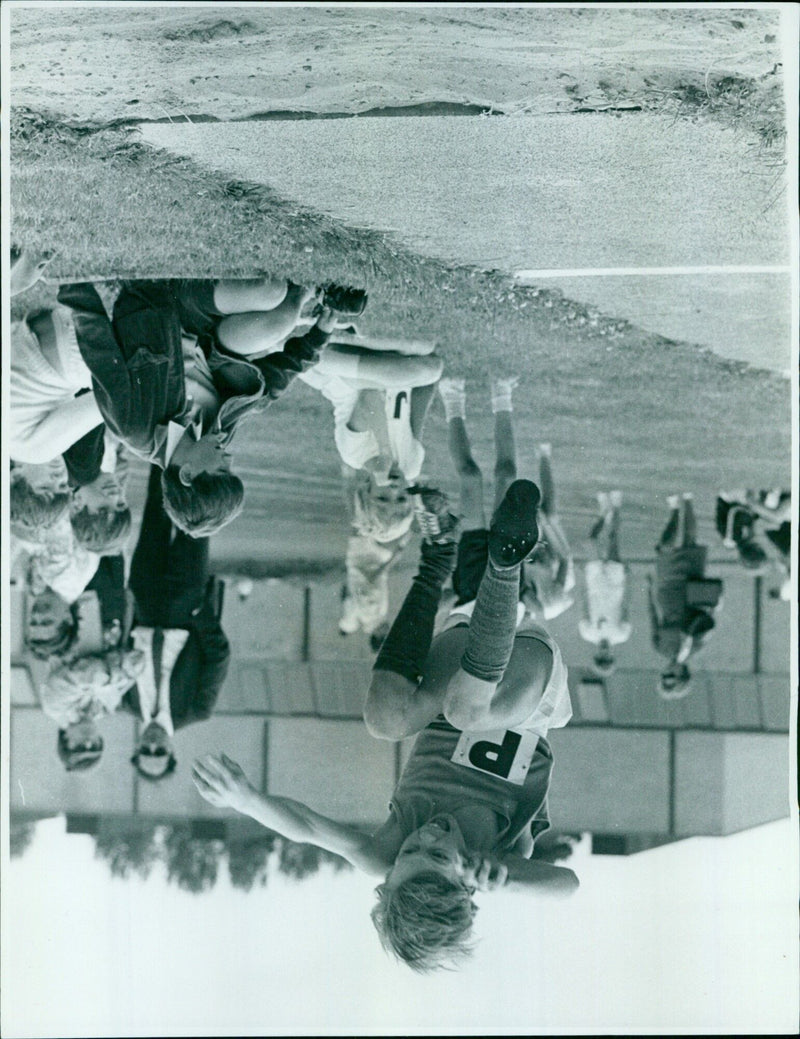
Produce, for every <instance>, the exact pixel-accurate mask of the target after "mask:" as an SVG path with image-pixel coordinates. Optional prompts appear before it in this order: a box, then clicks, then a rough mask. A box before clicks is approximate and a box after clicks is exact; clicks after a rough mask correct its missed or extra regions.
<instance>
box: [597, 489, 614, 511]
mask: <svg viewBox="0 0 800 1039" xmlns="http://www.w3.org/2000/svg"><path fill="white" fill-rule="evenodd" d="M597 504H598V505H599V507H600V515H601V516H605V515H606V513H608V512H610V511H611V500H610V496H609V495H608V494H606V492H605V491H598V492H597Z"/></svg>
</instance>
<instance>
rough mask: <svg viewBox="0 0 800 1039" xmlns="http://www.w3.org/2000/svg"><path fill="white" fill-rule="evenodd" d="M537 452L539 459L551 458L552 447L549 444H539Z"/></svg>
mask: <svg viewBox="0 0 800 1039" xmlns="http://www.w3.org/2000/svg"><path fill="white" fill-rule="evenodd" d="M537 451H538V452H539V457H540V458H552V457H553V445H552V444H550V443H547V442H545V443H542V444H539V446H538V448H537Z"/></svg>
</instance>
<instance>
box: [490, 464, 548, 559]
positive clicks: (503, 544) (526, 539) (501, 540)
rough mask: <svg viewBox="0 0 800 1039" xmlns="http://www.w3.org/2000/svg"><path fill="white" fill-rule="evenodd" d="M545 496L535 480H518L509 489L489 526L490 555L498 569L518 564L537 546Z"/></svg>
mask: <svg viewBox="0 0 800 1039" xmlns="http://www.w3.org/2000/svg"><path fill="white" fill-rule="evenodd" d="M541 497H542V496H541V493H540V491H539V488H538V487H537V486H536V484H535V483H533V482H532V481H531V480H515V481H514V482H513V483H512V484H511V486H510V487H509V488H508V490H507V491H506V496H505V498H503V500H502V501H501V502H500V504H499V505H498V507H497V511H496V512H495V514H494V516H492V525H491V527H490V528H489V558H490V559H491V561H492V563H493V565H494V566H495V567H496V568H497V569H498V570H508V569H509V568H510V567H512V566H516V565H517V564H518V563H521V562H522V561H523V559H527V558H528V556H529V555H530V554H531V552H532V551H533V550H534V548H536V543H537V541H538V540H539V526H538V524H537V522H536V513H537V510H538V507H539V502H540V501H541Z"/></svg>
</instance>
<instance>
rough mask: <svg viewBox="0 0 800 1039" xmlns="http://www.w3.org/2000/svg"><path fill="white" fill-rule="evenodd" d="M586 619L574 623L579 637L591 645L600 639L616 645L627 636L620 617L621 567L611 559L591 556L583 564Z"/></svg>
mask: <svg viewBox="0 0 800 1039" xmlns="http://www.w3.org/2000/svg"><path fill="white" fill-rule="evenodd" d="M584 573H585V577H586V601H587V608H588V614H589V616H588V618H582V619H581V620H580V621H579V622H578V630H579V632H580V634H581V638H583V639H586V641H587V642H593V643H594V644H595V645H599V643H600V642H601V641H602V640H603V639H607V640H608V642H609V644H610V645H612V646H617V645H619V644H620V643H622V642H627V641H628V639H629V638H630V637H631V626H630V624H629V623H628V622H627V621H625V620H623V619H622V611H623V603H624V599H625V567H624V565H623V564H622V563H618V562H616V561H614V560H608V561H603V560H600V559H593V560H591V561H590V562H588V563H587V564H586V567H585V570H584Z"/></svg>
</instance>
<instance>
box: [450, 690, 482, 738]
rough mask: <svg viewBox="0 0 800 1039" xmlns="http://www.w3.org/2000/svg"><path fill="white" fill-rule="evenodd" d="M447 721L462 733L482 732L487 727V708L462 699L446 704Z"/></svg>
mask: <svg viewBox="0 0 800 1039" xmlns="http://www.w3.org/2000/svg"><path fill="white" fill-rule="evenodd" d="M442 713H443V714H444V717H445V721H447V722H449V723H450V725H452V726H453V728H454V729H459V730H461V731H462V732H474V731H480V730H481V729H484V728H485V727H486V708H485V707H483V706H478V705H476V704H474V703H469V702H468V701H464V700H462V699H457V698H456V699H453V700H452V701H448V702H445V705H444V710H443V712H442Z"/></svg>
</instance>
